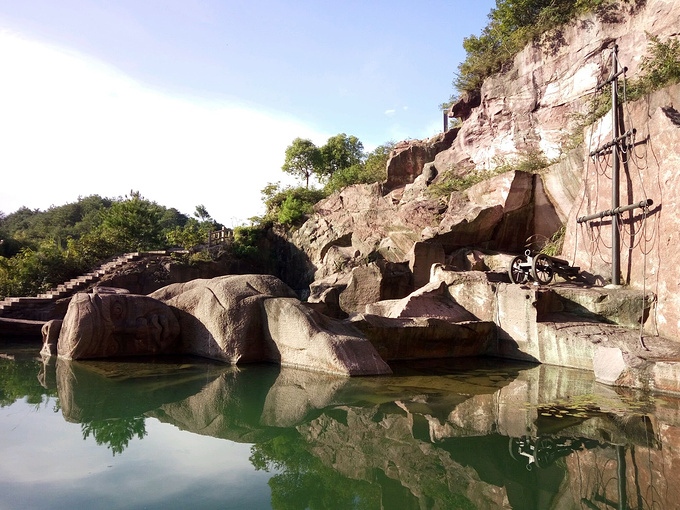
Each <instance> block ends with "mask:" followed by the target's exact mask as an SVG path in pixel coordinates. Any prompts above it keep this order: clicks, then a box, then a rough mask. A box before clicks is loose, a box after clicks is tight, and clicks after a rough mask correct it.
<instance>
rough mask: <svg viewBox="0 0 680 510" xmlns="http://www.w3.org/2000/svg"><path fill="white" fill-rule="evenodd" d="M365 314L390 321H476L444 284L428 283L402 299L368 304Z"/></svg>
mask: <svg viewBox="0 0 680 510" xmlns="http://www.w3.org/2000/svg"><path fill="white" fill-rule="evenodd" d="M366 313H367V314H373V315H381V316H383V317H389V318H392V319H401V318H406V317H433V318H439V319H445V320H447V321H449V322H464V321H471V320H476V317H475V316H474V315H472V314H471V313H470V312H468V311H467V310H466V309H465V308H463V307H462V306H461V305H459V304H458V303H456V301H454V300H453V299H452V298H451V296H450V295H449V294H448V292H447V286H446V283H444V282H436V283H428V284H427V285H425V286H424V287H422V288H420V289H418V290H416V291H414V292H412V293H411V294H409V295H408V296H406V297H405V298H403V299H393V300H387V301H378V302H377V303H372V304H368V305H366Z"/></svg>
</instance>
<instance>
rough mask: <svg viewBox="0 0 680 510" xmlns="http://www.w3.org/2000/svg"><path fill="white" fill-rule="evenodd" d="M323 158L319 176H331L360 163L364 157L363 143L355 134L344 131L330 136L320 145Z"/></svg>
mask: <svg viewBox="0 0 680 510" xmlns="http://www.w3.org/2000/svg"><path fill="white" fill-rule="evenodd" d="M320 150H321V156H322V158H323V162H322V166H321V170H320V172H319V176H320V177H322V178H329V177H330V178H332V177H333V175H335V173H336V172H339V171H342V170H346V169H348V168H350V167H352V166H356V165H359V164H361V162H362V161H363V158H364V145H363V144H362V143H361V142H360V141H359V139H358V138H357V137H356V136H347V135H346V134H345V133H340V134H338V135H335V136H332V137H331V138H329V139H328V141H327V142H326V145H324V146H323V147H321V149H320Z"/></svg>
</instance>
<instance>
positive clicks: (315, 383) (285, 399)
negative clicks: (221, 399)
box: [216, 368, 348, 427]
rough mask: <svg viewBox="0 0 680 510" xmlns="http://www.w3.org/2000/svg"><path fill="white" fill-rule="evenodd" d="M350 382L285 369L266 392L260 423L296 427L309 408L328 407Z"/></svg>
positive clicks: (303, 371)
mask: <svg viewBox="0 0 680 510" xmlns="http://www.w3.org/2000/svg"><path fill="white" fill-rule="evenodd" d="M347 381H348V379H347V378H346V377H337V376H333V375H329V374H319V373H313V372H308V371H305V370H292V369H286V368H282V369H281V373H280V374H279V376H278V377H277V378H276V381H275V382H274V385H273V386H272V387H271V389H270V390H269V392H268V393H267V398H266V399H265V401H264V406H263V409H262V416H261V417H260V424H261V425H263V426H267V427H294V426H296V425H298V424H299V423H301V422H302V421H303V420H304V418H305V417H306V416H307V415H308V414H309V413H310V411H314V410H317V409H323V408H324V407H326V406H328V405H329V404H330V403H331V402H332V401H333V398H334V397H335V395H336V393H338V391H340V390H341V389H342V388H343V387H344V386H345V385H346V384H347ZM216 411H217V412H219V411H220V410H219V409H218V410H216Z"/></svg>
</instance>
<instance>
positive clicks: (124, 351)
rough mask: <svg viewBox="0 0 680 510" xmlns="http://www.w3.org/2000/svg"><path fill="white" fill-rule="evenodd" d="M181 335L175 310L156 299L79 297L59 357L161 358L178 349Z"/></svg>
mask: <svg viewBox="0 0 680 510" xmlns="http://www.w3.org/2000/svg"><path fill="white" fill-rule="evenodd" d="M179 332H180V330H179V323H178V321H177V318H176V317H175V315H174V313H173V312H172V310H171V309H170V308H169V307H168V306H167V305H165V304H163V303H161V302H159V301H157V300H155V299H153V298H150V297H147V296H138V295H135V294H115V293H101V294H100V293H94V294H85V293H79V294H76V295H75V296H73V298H72V299H71V303H70V304H69V307H68V310H67V312H66V316H65V317H64V321H63V324H62V326H61V331H60V333H59V340H58V342H57V354H58V355H59V357H60V358H64V359H88V358H108V357H112V356H136V355H152V354H162V353H167V352H172V351H174V350H175V349H176V346H177V343H178V340H179ZM46 338H47V339H48V340H49V338H50V335H49V333H48V334H47V335H46ZM48 353H49V352H48Z"/></svg>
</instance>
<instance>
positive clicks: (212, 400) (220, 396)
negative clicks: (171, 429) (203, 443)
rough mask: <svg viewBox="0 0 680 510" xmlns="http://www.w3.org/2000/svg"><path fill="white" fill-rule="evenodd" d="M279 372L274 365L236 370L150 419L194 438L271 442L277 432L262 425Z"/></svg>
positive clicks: (234, 368) (165, 408)
mask: <svg viewBox="0 0 680 510" xmlns="http://www.w3.org/2000/svg"><path fill="white" fill-rule="evenodd" d="M279 370H280V369H279V368H278V367H275V366H273V365H272V366H246V367H244V368H237V367H232V368H230V369H229V370H227V371H225V372H224V373H223V374H222V375H221V376H220V377H218V378H217V379H215V380H214V381H212V382H210V383H209V384H206V385H205V387H204V388H203V389H202V390H201V391H200V392H198V393H196V394H195V395H192V396H190V397H188V398H187V399H185V400H183V401H181V402H172V403H168V404H165V405H163V406H161V407H160V409H157V410H155V411H153V412H150V413H147V416H153V417H155V418H157V419H158V420H160V421H162V422H164V423H170V424H172V425H174V426H175V427H178V428H180V429H182V430H188V431H190V432H192V433H194V434H201V435H205V436H211V437H217V438H221V439H228V440H230V441H236V442H240V443H252V442H256V441H261V440H266V439H269V438H270V437H272V435H273V432H272V431H271V430H268V428H267V427H265V426H263V425H262V424H261V421H262V420H261V417H262V409H263V407H264V402H265V399H266V398H267V396H268V393H269V391H270V388H271V387H272V385H273V384H274V381H275V380H276V379H277V377H278V374H279Z"/></svg>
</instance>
